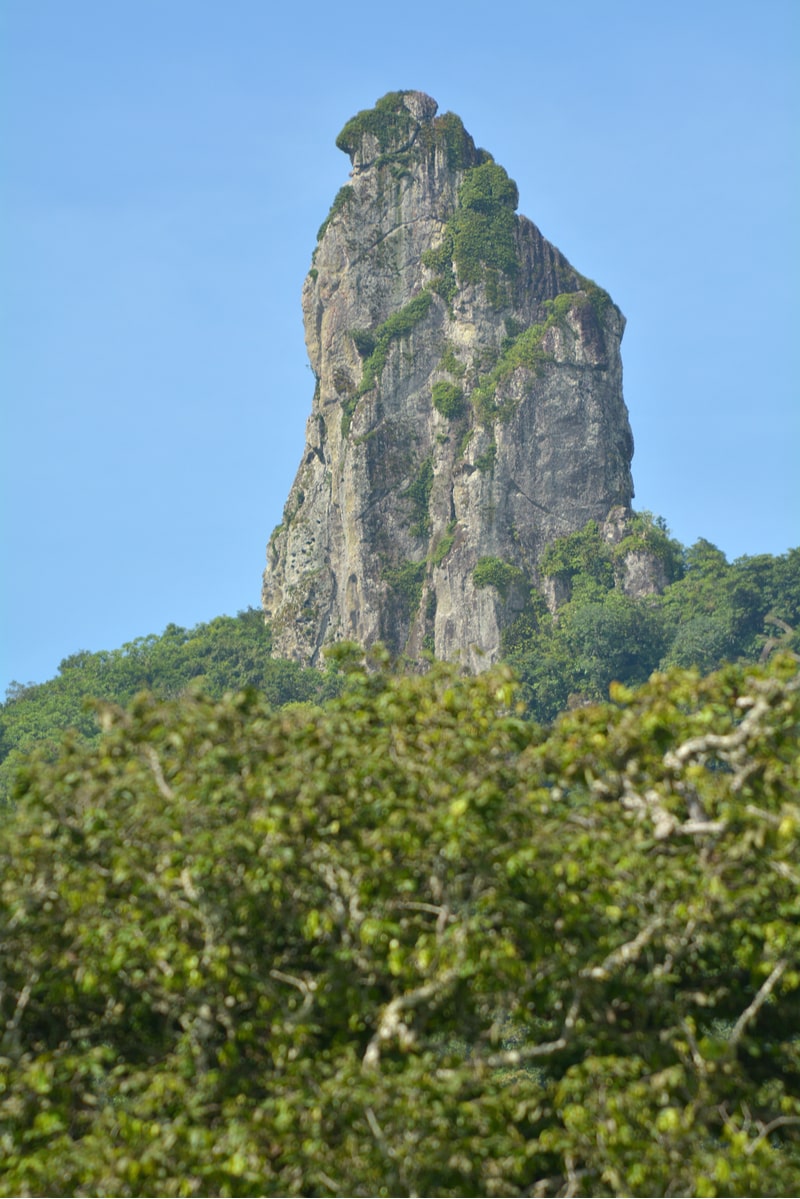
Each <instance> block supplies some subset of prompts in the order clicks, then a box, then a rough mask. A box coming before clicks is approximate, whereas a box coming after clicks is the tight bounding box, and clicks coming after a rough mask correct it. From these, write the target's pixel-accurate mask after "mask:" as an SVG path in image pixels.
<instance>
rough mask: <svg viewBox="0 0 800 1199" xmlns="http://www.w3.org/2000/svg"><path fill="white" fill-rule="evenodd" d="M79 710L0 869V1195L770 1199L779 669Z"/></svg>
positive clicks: (779, 837) (786, 1173)
mask: <svg viewBox="0 0 800 1199" xmlns="http://www.w3.org/2000/svg"><path fill="white" fill-rule="evenodd" d="M339 658H340V662H341V665H342V669H344V670H349V672H350V673H349V674H348V679H349V682H348V685H347V686H346V688H345V690H344V691H343V693H342V694H341V695H340V696H339V697H336V698H333V699H331V700H329V701H328V702H327V704H325V705H324V707H316V708H313V707H307V708H302V707H297V708H294V709H288V710H283V711H276V710H275V709H274V708H273V706H272V705H270V704H269V703H268V702H267V701H266V700H265V699H264V698H263V697H261V696H259V695H258V694H257V693H256V692H254V691H252V690H251V691H243V692H239V693H238V694H228V695H226V696H224V697H223V698H221V699H219V700H212V699H209V698H203V697H200V696H191V695H190V696H186V697H184V698H182V699H181V700H180V701H177V700H171V701H166V702H164V701H158V700H155V699H152V698H145V697H140V698H138V699H137V700H135V701H134V703H133V705H132V706H131V707H130V709H129V710H128V711H127V712H123V711H121V710H119V709H116V708H114V707H111V706H105V707H101V709H100V718H101V723H102V725H103V729H104V731H103V733H102V735H100V736H99V737H98V739H97V740H96V742H95V743H94V744H90V745H87V744H86V743H85V742H82V741H80V740H79V739H77V738H76V739H75V740H74V743H73V745H72V747H69V746H67V747H66V748H63V749H62V750H61V752H60V753H59V755H58V757H57V758H56V760H55V761H54V762H52V763H47V762H44V761H39V762H37V761H33V762H32V763H30V764H29V765H28V766H27V767H25V768H24V769H23V770H22V772H21V774H20V776H19V778H18V781H17V784H16V796H15V807H14V809H13V811H12V812H10V813H9V814H8V816H7V818H6V823H5V828H4V837H3V841H2V847H0V960H1V961H2V975H1V976H0V1033H1V1036H2V1039H1V1040H0V1159H1V1164H0V1193H2V1194H6V1195H97V1194H114V1195H154V1194H158V1195H351V1196H352V1195H366V1196H374V1195H413V1194H417V1195H453V1196H459V1195H506V1196H511V1195H523V1194H524V1195H542V1196H548V1195H575V1194H580V1195H689V1194H691V1195H698V1196H702V1195H793V1194H795V1193H796V1184H797V1178H798V1176H799V1175H800V1041H799V1040H798V1028H800V860H798V858H799V855H798V839H799V838H800V805H799V804H798V794H799V793H800V760H799V759H798V726H799V725H800V701H799V699H798V681H799V679H800V676H798V673H797V666H796V663H795V662H794V660H793V659H792V658H791V657H789V656H786V657H782V658H776V659H775V660H774V661H773V662H771V663H770V665H769V667H765V668H758V667H756V668H746V667H741V666H731V667H727V668H726V669H724V670H722V671H720V672H719V673H717V674H714V675H712V676H710V677H708V678H705V679H700V678H699V676H698V675H697V674H696V673H687V672H680V671H674V672H672V673H670V674H668V675H655V676H654V677H653V678H652V679H651V680H650V681H649V682H648V683H647V684H646V685H645V686H643V687H642V688H641V689H639V690H636V691H632V690H628V689H626V688H624V687H621V686H616V687H615V688H614V689H613V695H612V702H607V703H604V704H600V705H596V706H589V707H583V708H580V709H578V710H576V711H574V712H571V713H567V714H565V715H564V716H562V717H561V718H559V719H558V721H557V722H556V723H555V724H554V726H553V727H552V729H550V730H549V731H548V732H547V733H545V732H543V731H542V730H541V729H539V728H538V727H537V726H536V725H535V724H533V723H532V722H531V721H529V720H525V719H522V718H521V715H520V712H519V711H518V710H517V707H516V697H515V692H514V685H513V683H512V679H511V675H510V673H509V672H508V671H507V670H506V669H504V668H501V669H496V670H493V671H491V672H487V673H486V674H484V675H482V676H480V677H478V678H460V677H458V676H457V675H456V673H455V672H454V671H453V670H452V669H451V668H447V667H442V666H435V667H433V668H432V670H431V672H430V673H429V674H428V675H427V676H425V677H411V676H407V677H398V676H395V675H391V674H389V673H387V672H385V671H382V670H374V669H373V670H372V671H371V672H365V671H363V670H361V669H359V668H358V667H357V665H356V664H355V662H354V660H351V661H349V662H348V660H347V651H346V648H342V649H341V650H340V652H339Z"/></svg>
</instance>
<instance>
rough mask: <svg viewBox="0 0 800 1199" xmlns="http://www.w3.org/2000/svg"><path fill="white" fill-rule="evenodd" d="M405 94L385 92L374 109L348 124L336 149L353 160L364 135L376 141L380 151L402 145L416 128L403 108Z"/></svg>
mask: <svg viewBox="0 0 800 1199" xmlns="http://www.w3.org/2000/svg"><path fill="white" fill-rule="evenodd" d="M406 94H407V93H406V92H403V91H400V92H388V93H387V94H386V95H385V96H382V97H381V99H380V100H378V102H377V103H376V105H375V107H374V108H366V109H363V110H362V111H361V112H359V113H357V114H356V115H355V116H354V117H351V119H350V120H349V121H348V122H347V124H346V125H345V127H344V129H342V131H341V133H340V134H339V136H338V137H337V139H336V145H337V147H338V149H340V150H342V151H344V153H345V154H349V155H350V157H351V158H352V157H353V155H354V154H355V153H356V152H357V150H358V148H359V146H360V145H361V139H362V138H363V137H364V135H365V134H371V135H372V136H373V137H374V138H376V139H377V142H378V145H379V146H380V148H381V150H383V151H386V150H389V149H390V148H391V147H396V146H397V143H401V144H402V143H403V142H405V141H406V140H407V139H408V137H409V134H410V132H411V129H412V127H413V126H414V125H415V124H416V122H415V120H414V118H413V117H412V115H411V113H410V112H409V111H408V109H407V108H406V107H405V105H404V104H403V97H404V96H405V95H406Z"/></svg>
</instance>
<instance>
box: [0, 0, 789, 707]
mask: <svg viewBox="0 0 800 1199" xmlns="http://www.w3.org/2000/svg"><path fill="white" fill-rule="evenodd" d="M799 21H800V3H798V0H760V2H759V3H758V4H755V3H753V2H752V0H746V2H742V0H670V2H666V0H605V2H604V3H602V4H601V3H599V2H597V0H571V2H570V3H569V4H560V3H557V2H556V0H544V2H542V0H506V3H504V4H502V5H493V4H487V3H486V2H485V0H480V2H476V0H459V2H458V3H451V2H450V0H440V2H439V3H437V4H431V3H430V2H429V0H426V2H425V3H419V2H418V0H405V3H403V4H400V5H394V4H393V5H383V4H379V3H375V0H372V2H371V3H362V2H361V0H340V2H339V3H336V4H332V3H327V2H325V3H304V4H285V5H278V4H272V3H268V0H213V2H212V0H0V278H1V279H2V283H0V396H1V397H2V406H3V415H2V425H0V435H1V436H2V463H1V464H0V477H1V478H2V491H3V494H2V510H1V520H2V528H1V530H0V531H1V532H2V545H1V547H0V549H1V554H2V559H1V561H2V572H3V610H2V658H1V659H0V694H2V688H3V687H5V685H7V683H8V682H9V681H10V680H11V679H12V678H14V679H17V680H19V681H21V682H27V681H37V682H38V681H42V680H43V679H45V678H48V677H50V676H51V675H53V674H54V673H55V672H56V670H57V668H58V664H59V662H60V660H61V659H62V658H64V657H66V656H67V655H68V654H71V653H74V652H76V651H78V650H80V649H91V650H99V649H113V648H115V647H117V646H119V645H121V644H123V643H124V642H126V641H130V640H132V639H134V638H135V637H138V636H143V635H145V634H148V633H159V632H161V631H162V630H163V628H164V627H165V625H167V624H168V623H169V622H175V623H177V624H180V625H186V626H190V625H193V624H195V623H197V622H198V621H201V620H210V619H212V618H213V617H214V616H217V615H220V614H222V613H231V614H232V613H235V612H236V611H237V610H239V609H241V608H245V607H247V606H249V605H257V604H258V602H259V590H260V576H261V571H262V568H263V563H264V556H265V546H266V542H267V540H268V538H269V535H270V532H271V531H272V529H273V527H274V526H275V525H276V524H277V523H278V522H279V521H280V517H281V511H282V507H283V503H284V501H285V499H286V496H287V494H288V490H289V487H290V484H291V481H292V479H293V477H294V473H295V470H296V468H297V465H298V463H299V460H300V456H301V451H302V448H303V434H304V428H305V422H306V418H307V416H308V414H309V412H310V407H311V398H312V392H313V377H312V375H311V373H310V371H309V368H308V360H307V356H306V353H305V346H304V342H303V328H302V318H301V311H300V289H301V286H302V282H303V278H304V276H305V274H306V271H307V270H308V267H309V265H310V258H311V252H312V250H313V248H314V244H315V240H316V231H317V229H318V227H319V225H320V224H321V222H322V220H323V219H324V217H325V216H326V214H327V211H328V208H329V206H330V203H331V201H332V199H333V197H334V195H335V193H336V191H337V189H338V188H339V187H340V186H341V184H343V183H344V182H345V181H346V179H347V175H348V171H349V162H348V160H347V158H346V157H345V156H344V155H343V154H341V153H340V152H339V151H338V150H337V149H336V147H335V144H334V143H335V139H336V135H337V134H338V132H339V130H340V129H341V127H342V126H343V125H344V123H345V122H346V121H347V120H348V119H349V117H351V116H352V115H353V114H354V113H355V112H357V111H358V110H360V109H363V108H369V107H372V105H373V104H374V102H375V100H376V99H377V98H378V97H379V96H381V95H383V94H384V93H385V92H387V91H391V90H395V89H398V88H415V89H418V90H421V91H426V92H428V93H429V94H430V95H432V96H434V97H435V98H436V100H438V102H439V109H440V112H445V111H447V110H451V111H453V112H456V113H458V114H459V116H461V118H462V119H463V121H464V123H465V125H466V127H467V129H468V130H469V131H470V133H472V135H473V137H474V138H475V140H476V142H477V143H478V145H481V146H483V147H485V148H486V149H488V150H490V151H491V153H492V154H493V155H494V157H495V158H496V160H497V161H498V162H500V163H501V164H502V165H503V166H504V167H505V168H506V170H507V171H508V172H509V174H510V175H511V176H512V178H514V179H515V180H516V181H517V183H518V185H519V192H520V211H521V212H523V213H525V214H526V215H527V216H529V217H530V218H531V219H532V220H533V221H535V223H536V224H537V225H538V226H539V227H540V229H541V230H542V232H543V233H544V234H545V236H546V237H548V238H549V239H550V240H551V241H552V242H554V243H555V244H556V245H557V246H558V247H559V248H560V249H561V250H562V251H563V252H564V253H565V254H566V255H567V257H568V258H569V259H570V261H571V262H572V263H573V264H574V266H575V267H576V268H577V269H578V270H580V271H581V272H583V273H584V274H586V275H589V276H591V277H592V278H594V279H595V280H596V281H597V282H598V283H600V284H601V285H602V286H603V287H605V288H606V289H607V290H608V291H609V292H610V293H611V295H612V297H613V298H614V300H615V301H616V303H617V304H618V305H619V306H620V307H621V308H622V310H623V312H624V313H625V315H626V317H627V319H628V327H627V331H626V335H625V339H624V341H623V347H622V349H623V361H624V366H625V395H626V400H627V403H628V408H629V410H630V417H631V424H632V426H633V431H634V437H635V440H636V454H635V457H634V462H633V471H634V481H635V484H636V499H635V501H634V503H635V505H636V506H637V507H638V508H647V509H650V510H651V511H654V512H656V513H658V514H660V515H662V516H664V517H665V518H666V520H667V522H668V524H669V526H670V528H671V529H672V531H673V533H674V534H675V536H677V537H678V538H680V540H681V541H683V542H685V543H687V544H688V543H691V542H693V541H695V540H696V539H697V538H698V537H705V538H707V539H708V540H710V541H713V542H714V543H715V544H716V545H718V546H719V547H720V548H721V549H723V550H724V551H725V553H726V554H727V555H728V557H729V558H730V559H733V558H736V557H738V556H740V555H743V554H757V553H762V552H769V553H773V554H779V553H783V552H784V551H785V550H786V549H788V548H789V547H790V546H795V545H797V544H798V543H800V488H799V485H798V479H799V478H800V468H799V467H800V453H799V452H798V451H799V450H800V404H798V379H799V378H800V363H798V326H799V324H800V321H799V319H798V318H799V317H800V312H799V306H798V291H800V288H799V287H798V279H799V278H800V250H799V248H798V220H797V217H798V212H800V204H799V203H798V201H799V200H800V188H798V140H797V138H798V109H799V107H800V105H799V104H798V83H797V77H798V65H799V60H800V55H799V54H798V50H799V49H800V38H799V37H798V22H799Z"/></svg>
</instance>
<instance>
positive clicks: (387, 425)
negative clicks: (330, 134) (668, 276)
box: [263, 92, 633, 669]
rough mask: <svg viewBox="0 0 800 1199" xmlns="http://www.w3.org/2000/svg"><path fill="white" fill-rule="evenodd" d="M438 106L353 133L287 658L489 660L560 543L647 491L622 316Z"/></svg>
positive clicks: (313, 298)
mask: <svg viewBox="0 0 800 1199" xmlns="http://www.w3.org/2000/svg"><path fill="white" fill-rule="evenodd" d="M436 110H437V106H436V103H435V101H433V100H432V99H431V98H430V97H429V96H425V95H423V94H422V93H421V92H397V93H392V94H390V95H389V96H386V97H384V98H383V100H381V101H379V102H378V104H377V105H376V107H375V108H374V109H372V110H367V111H365V112H363V113H359V114H358V116H356V117H354V118H353V120H352V121H350V122H348V124H347V125H346V126H345V128H344V129H343V130H342V133H341V134H340V136H339V138H338V140H337V145H339V147H340V148H341V149H343V150H344V151H346V152H347V153H348V154H349V156H350V159H351V162H352V164H353V169H352V172H351V176H350V182H349V183H348V184H347V185H346V187H344V188H342V190H341V191H340V192H339V194H338V196H337V197H336V199H335V201H334V204H333V206H332V209H331V212H330V214H329V216H328V218H327V220H326V221H325V223H324V224H323V226H322V229H321V230H320V238H319V242H318V245H317V248H316V250H315V252H314V256H313V263H312V268H311V270H310V272H309V274H308V277H307V278H306V281H305V285H304V288H303V312H304V318H305V330H306V344H307V347H308V353H309V359H310V362H311V366H312V369H313V371H314V373H315V375H316V378H317V387H316V391H315V394H314V400H313V405H312V411H311V416H310V417H309V421H308V425H307V432H306V448H305V452H304V456H303V461H302V463H301V465H300V468H299V470H298V473H297V477H296V479H295V482H294V484H293V486H292V489H291V492H290V494H289V499H288V501H287V504H286V508H285V511H284V516H283V522H282V524H281V525H280V526H279V527H278V528H277V529H276V530H275V532H274V533H273V535H272V538H271V540H270V544H269V549H268V566H267V570H266V572H265V575H264V590H263V603H264V610H265V613H266V615H267V617H268V619H270V621H271V622H272V628H273V643H274V648H275V652H276V653H278V654H280V655H281V656H283V657H291V658H297V659H299V660H301V661H304V662H317V661H318V658H319V654H320V650H321V648H322V646H323V645H325V644H326V643H329V642H332V641H335V640H340V639H352V640H355V641H358V642H360V643H361V644H363V645H370V644H371V643H373V642H374V641H377V640H381V641H384V642H385V643H386V644H387V645H388V646H389V647H390V648H391V649H392V650H394V651H395V652H397V653H401V652H403V653H406V654H407V655H409V656H410V657H411V658H413V659H418V658H419V657H420V656H421V655H422V654H423V652H424V651H425V650H426V649H429V650H433V651H434V652H435V653H436V655H437V656H439V657H443V658H454V657H456V656H460V657H461V659H462V661H464V662H465V663H466V664H467V665H469V666H470V667H471V668H473V669H480V668H481V667H483V666H485V665H488V664H489V663H490V662H492V661H493V660H495V659H496V658H497V656H498V655H499V653H500V648H501V634H502V631H503V629H504V627H506V626H507V625H508V624H509V623H510V622H511V621H513V620H514V619H515V617H516V616H517V615H518V614H519V612H520V610H521V609H522V608H523V607H524V605H525V602H526V597H527V595H528V593H529V590H530V586H531V585H532V584H534V583H537V582H538V581H539V579H538V574H537V563H538V561H539V559H540V557H541V554H542V552H543V550H544V549H545V547H546V546H547V545H548V543H550V542H551V541H553V539H554V538H556V537H559V536H563V535H565V534H568V533H571V532H573V531H574V530H576V529H579V528H582V527H583V526H584V525H585V524H586V522H587V521H588V520H590V519H593V520H597V521H599V522H602V521H604V520H605V518H606V517H607V515H608V514H609V512H610V510H611V509H612V508H613V507H614V506H615V505H619V506H621V507H622V509H623V510H626V509H627V507H628V505H629V503H630V499H631V496H632V494H633V486H632V481H631V473H630V462H631V456H632V453H633V442H632V437H631V432H630V427H629V424H628V417H627V412H626V408H625V404H624V401H623V398H622V367H621V362H620V354H619V344H620V340H621V337H622V332H623V328H624V318H623V317H622V314H621V313H620V312H619V310H618V309H617V308H616V306H615V305H614V304H613V303H612V301H611V300H610V298H609V297H608V295H607V294H606V293H605V292H604V291H602V290H601V289H600V288H598V287H597V286H596V285H595V284H593V283H592V282H590V281H589V280H588V279H586V278H584V277H583V276H582V275H580V274H579V273H578V272H577V271H576V270H574V268H573V267H572V266H571V265H570V264H569V262H568V261H567V260H566V258H564V256H563V255H562V254H561V253H560V252H559V251H558V250H557V249H555V247H553V246H552V245H550V243H549V242H547V241H546V240H545V239H544V238H543V237H542V235H541V233H540V232H539V230H538V229H537V228H536V226H535V225H533V224H532V223H531V222H530V221H529V220H527V218H525V217H522V216H518V215H517V214H516V212H515V209H516V205H517V189H516V185H515V184H514V183H513V181H512V180H510V179H509V178H508V176H507V175H506V173H505V171H504V170H503V169H502V167H500V166H498V165H497V164H496V163H494V161H493V160H492V158H491V156H490V155H488V154H487V153H486V152H485V151H482V150H478V149H476V147H475V145H474V143H473V141H472V139H471V138H470V136H469V134H468V133H467V132H466V131H465V130H464V128H463V125H462V124H461V121H460V120H459V118H458V117H456V116H454V115H452V114H445V115H444V116H441V117H437V116H436V115H435V114H436Z"/></svg>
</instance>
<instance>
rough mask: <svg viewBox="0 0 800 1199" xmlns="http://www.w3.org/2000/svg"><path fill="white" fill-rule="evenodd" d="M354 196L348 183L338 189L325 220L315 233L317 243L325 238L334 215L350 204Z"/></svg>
mask: <svg viewBox="0 0 800 1199" xmlns="http://www.w3.org/2000/svg"><path fill="white" fill-rule="evenodd" d="M354 195H355V191H354V189H353V186H352V184H350V183H346V184H345V185H344V187H340V188H339V190H338V192H337V193H336V195H335V196H334V200H333V203H332V204H331V210H330V212H329V213H328V215H327V216H326V217H325V220H324V221H323V222H322V224H321V225H320V227H319V230H318V232H317V241H318V242H319V241H322V238H323V237H324V236H325V230H326V229H327V228H328V225H330V223H331V221H332V220H333V218H334V217H335V216H336V214H337V213H339V212H341V211H342V209H343V208H345V207H346V205H348V204H349V203H350V201H351V200H352V199H353V196H354Z"/></svg>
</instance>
